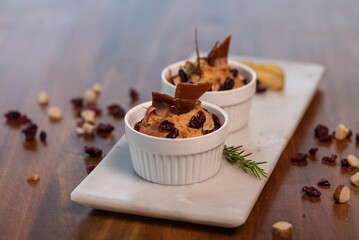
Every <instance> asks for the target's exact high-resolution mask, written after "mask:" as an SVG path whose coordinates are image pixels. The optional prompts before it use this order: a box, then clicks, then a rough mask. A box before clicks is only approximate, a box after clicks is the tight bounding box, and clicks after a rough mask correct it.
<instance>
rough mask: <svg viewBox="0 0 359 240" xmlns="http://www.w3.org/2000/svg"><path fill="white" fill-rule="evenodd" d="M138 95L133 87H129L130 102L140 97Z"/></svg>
mask: <svg viewBox="0 0 359 240" xmlns="http://www.w3.org/2000/svg"><path fill="white" fill-rule="evenodd" d="M139 96H140V95H139V94H138V92H137V91H136V90H135V89H134V88H131V89H130V98H131V101H132V102H137V101H138V99H139V98H140V97H139Z"/></svg>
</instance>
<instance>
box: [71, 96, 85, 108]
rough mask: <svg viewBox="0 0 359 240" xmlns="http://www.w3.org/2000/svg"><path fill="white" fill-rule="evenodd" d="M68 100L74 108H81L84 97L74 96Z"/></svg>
mask: <svg viewBox="0 0 359 240" xmlns="http://www.w3.org/2000/svg"><path fill="white" fill-rule="evenodd" d="M70 102H71V103H72V106H74V107H76V108H81V107H82V106H83V104H84V99H83V98H81V97H76V98H72V99H71V100H70Z"/></svg>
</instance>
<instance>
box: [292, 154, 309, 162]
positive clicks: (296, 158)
mask: <svg viewBox="0 0 359 240" xmlns="http://www.w3.org/2000/svg"><path fill="white" fill-rule="evenodd" d="M307 158H308V154H306V153H296V154H294V155H293V156H292V158H291V159H290V161H291V162H297V163H300V162H306V161H307Z"/></svg>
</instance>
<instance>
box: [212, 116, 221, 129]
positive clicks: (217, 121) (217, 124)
mask: <svg viewBox="0 0 359 240" xmlns="http://www.w3.org/2000/svg"><path fill="white" fill-rule="evenodd" d="M212 118H213V123H214V127H215V130H217V129H219V128H221V127H222V124H221V121H220V120H219V118H218V116H217V115H216V114H212Z"/></svg>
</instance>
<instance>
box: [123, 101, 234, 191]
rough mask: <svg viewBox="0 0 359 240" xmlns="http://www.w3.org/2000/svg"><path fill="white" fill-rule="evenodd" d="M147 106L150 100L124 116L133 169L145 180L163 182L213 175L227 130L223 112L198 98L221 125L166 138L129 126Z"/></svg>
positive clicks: (189, 181)
mask: <svg viewBox="0 0 359 240" xmlns="http://www.w3.org/2000/svg"><path fill="white" fill-rule="evenodd" d="M149 106H151V102H145V103H142V104H140V105H137V106H136V107H134V108H132V109H131V110H129V111H128V112H127V114H126V116H125V135H126V139H127V141H128V145H129V148H130V153H131V159H132V165H133V169H134V170H135V172H136V173H137V174H138V175H139V176H140V177H142V178H144V179H145V180H148V181H150V182H154V183H159V184H166V185H186V184H193V183H198V182H202V181H205V180H207V179H209V178H211V177H213V176H214V175H215V174H216V173H217V172H218V171H219V169H220V165H221V162H222V154H223V148H224V141H225V139H226V137H227V134H228V115H227V113H226V112H225V111H224V110H223V109H221V108H219V107H218V106H215V105H213V104H210V103H205V102H202V107H204V108H206V109H207V110H208V111H209V112H210V113H212V114H216V115H217V116H218V118H219V119H220V121H221V123H222V126H221V127H220V128H219V129H217V130H216V131H214V132H212V133H209V134H207V135H203V136H199V137H193V138H182V139H168V138H160V137H153V136H150V135H146V134H143V133H140V132H138V131H136V130H135V129H134V128H133V127H134V125H135V124H136V123H137V122H139V121H140V120H141V119H142V118H143V117H144V116H145V113H146V110H147V108H148V107H149Z"/></svg>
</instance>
